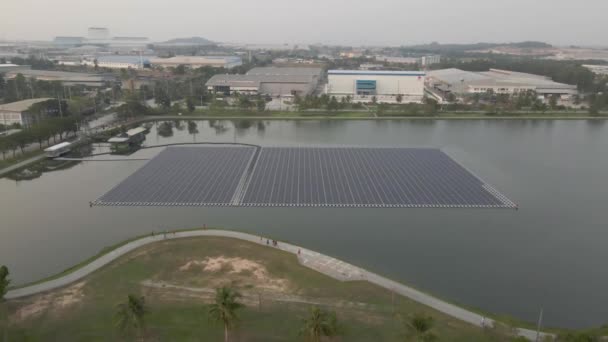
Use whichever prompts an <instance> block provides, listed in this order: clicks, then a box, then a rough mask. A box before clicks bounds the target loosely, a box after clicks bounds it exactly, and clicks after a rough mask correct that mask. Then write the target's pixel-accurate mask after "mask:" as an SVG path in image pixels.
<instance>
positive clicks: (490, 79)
mask: <svg viewBox="0 0 608 342" xmlns="http://www.w3.org/2000/svg"><path fill="white" fill-rule="evenodd" d="M427 86H428V88H429V90H430V91H435V92H439V93H440V94H442V95H446V94H448V93H453V94H456V95H462V94H475V93H487V92H493V93H495V94H510V95H512V94H518V93H523V92H528V91H534V92H535V93H536V94H537V95H538V96H539V98H544V99H548V98H549V97H551V96H553V95H557V96H559V97H560V98H561V99H562V100H567V99H569V98H570V97H571V96H573V95H576V94H578V91H577V87H576V85H569V84H564V83H558V82H554V81H553V80H551V78H549V77H545V76H539V75H533V74H526V73H521V72H514V71H508V70H500V69H490V70H489V71H484V72H471V71H464V70H460V69H443V70H434V71H430V72H429V73H428V78H427Z"/></svg>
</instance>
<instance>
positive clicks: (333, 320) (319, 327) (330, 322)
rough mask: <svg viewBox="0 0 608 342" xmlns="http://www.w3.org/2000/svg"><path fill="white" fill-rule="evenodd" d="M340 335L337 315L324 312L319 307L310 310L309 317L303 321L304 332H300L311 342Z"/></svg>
mask: <svg viewBox="0 0 608 342" xmlns="http://www.w3.org/2000/svg"><path fill="white" fill-rule="evenodd" d="M338 333H339V328H338V318H337V316H336V313H335V312H333V311H332V312H328V311H325V310H322V309H320V308H319V307H317V306H313V307H311V308H310V312H309V313H308V316H307V317H305V318H304V319H303V326H302V330H300V335H302V336H304V338H306V340H308V341H310V342H320V341H321V338H322V337H324V336H326V337H332V336H336V335H338Z"/></svg>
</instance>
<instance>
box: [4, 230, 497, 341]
mask: <svg viewBox="0 0 608 342" xmlns="http://www.w3.org/2000/svg"><path fill="white" fill-rule="evenodd" d="M226 284H232V286H234V287H236V288H237V289H238V290H239V291H240V292H241V293H242V294H243V298H242V302H243V303H244V304H245V305H246V308H245V309H243V311H242V312H241V320H240V323H239V325H238V327H237V329H236V331H235V332H234V333H233V336H232V337H233V339H232V340H233V341H298V340H302V338H301V337H300V336H299V335H298V331H299V329H300V327H301V325H302V318H303V316H304V315H305V314H306V312H307V310H308V309H309V308H310V306H311V305H313V303H314V304H316V305H319V306H322V307H325V308H327V309H330V310H335V311H336V312H337V315H338V319H339V321H340V322H341V325H342V327H343V334H342V337H341V338H339V339H338V340H342V341H399V340H403V339H402V337H403V336H402V335H403V333H404V332H405V330H404V328H403V323H402V320H401V319H398V318H397V314H399V315H401V316H402V317H409V316H411V315H413V314H414V313H426V314H428V315H431V316H433V317H434V319H435V327H434V331H435V333H436V334H437V335H439V336H440V338H441V340H446V341H496V340H497V338H502V337H503V336H501V337H498V336H497V334H498V335H500V334H501V333H500V332H497V331H492V332H488V331H484V330H483V329H479V328H476V327H473V326H470V325H468V324H465V323H462V322H460V321H458V320H455V319H452V318H449V317H447V316H445V315H443V314H441V313H438V312H436V311H434V310H432V309H429V308H428V307H425V306H423V305H420V304H418V303H415V302H413V301H411V300H409V299H407V298H403V297H399V296H395V297H394V300H393V296H392V295H391V293H390V292H389V291H387V290H384V289H382V288H379V287H376V286H374V285H372V284H369V283H367V282H348V283H342V282H339V281H337V280H333V279H331V278H329V277H326V276H324V275H322V274H320V273H317V272H316V271H313V270H310V269H308V268H305V267H303V266H301V265H300V264H299V263H298V261H297V258H296V257H295V256H293V255H291V254H287V253H285V252H282V251H279V250H276V249H273V248H268V247H265V246H259V245H256V244H251V243H248V242H243V241H240V240H234V239H228V238H216V237H204V238H190V239H180V240H172V241H166V242H159V243H156V244H152V245H148V246H145V247H142V248H140V249H138V250H135V251H133V252H131V253H130V254H128V255H126V256H124V257H122V258H120V259H118V260H116V261H115V262H113V263H111V264H110V265H108V266H106V267H105V268H103V269H101V270H99V271H97V272H95V273H94V274H92V275H91V276H89V277H87V278H85V279H83V280H82V281H79V282H77V283H75V284H72V285H70V286H68V287H66V288H63V289H59V290H55V291H52V292H49V293H45V294H40V295H36V296H32V297H29V298H25V299H19V300H13V301H9V302H8V305H9V311H10V314H11V330H10V335H9V337H10V338H9V340H10V341H21V340H24V341H114V340H129V339H128V338H123V337H121V336H120V335H119V334H118V333H117V332H116V329H115V328H114V321H113V315H114V312H115V307H116V304H117V303H119V302H121V301H124V300H125V299H126V296H127V294H129V293H132V294H137V295H143V296H145V298H146V304H147V305H148V314H147V316H146V324H147V328H146V340H147V341H221V340H222V339H223V329H222V327H221V326H220V325H218V324H216V323H214V322H212V321H210V319H209V317H208V316H207V312H206V307H205V306H206V305H207V304H209V303H210V302H211V301H212V299H213V296H214V289H215V288H216V287H219V286H222V285H226ZM499 340H500V339H499ZM505 340H508V339H505Z"/></svg>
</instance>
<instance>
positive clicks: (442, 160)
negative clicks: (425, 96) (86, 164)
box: [92, 145, 517, 208]
mask: <svg viewBox="0 0 608 342" xmlns="http://www.w3.org/2000/svg"><path fill="white" fill-rule="evenodd" d="M92 204H94V205H120V206H241V207H260V206H264V207H369V208H516V207H517V206H516V205H515V204H514V203H513V202H512V201H511V200H509V199H508V198H507V197H506V196H504V195H502V194H501V193H499V192H498V191H497V190H496V189H494V188H493V187H492V186H490V185H489V184H487V183H485V182H483V181H482V180H481V179H479V178H478V177H476V176H475V175H473V174H472V173H471V172H469V171H468V170H466V169H465V168H464V167H463V166H461V165H460V164H458V163H457V162H456V161H454V160H453V159H452V158H450V157H449V156H448V155H447V154H445V153H443V152H442V151H441V150H439V149H430V148H375V147H374V148H355V147H255V146H227V145H226V146H196V147H184V146H180V147H168V148H167V149H165V150H164V151H162V152H161V153H159V154H158V156H156V157H155V158H153V159H152V160H150V161H149V162H148V163H146V164H145V165H144V166H143V167H141V168H140V169H139V170H137V171H136V172H135V173H133V174H132V175H131V176H129V177H128V178H126V179H125V180H124V181H122V182H121V183H120V184H118V185H117V186H116V187H115V188H113V189H112V190H110V191H109V192H108V193H106V194H105V195H103V196H101V197H100V198H99V199H98V200H96V201H95V202H93V203H92Z"/></svg>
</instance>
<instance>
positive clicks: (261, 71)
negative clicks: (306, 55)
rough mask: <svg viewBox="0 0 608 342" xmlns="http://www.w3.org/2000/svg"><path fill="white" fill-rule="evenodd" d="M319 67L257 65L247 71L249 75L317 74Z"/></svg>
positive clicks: (318, 73) (319, 71)
mask: <svg viewBox="0 0 608 342" xmlns="http://www.w3.org/2000/svg"><path fill="white" fill-rule="evenodd" d="M321 71H322V70H321V68H298V67H258V68H253V69H251V70H249V71H248V72H247V75H250V76H310V77H312V76H319V75H321Z"/></svg>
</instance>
